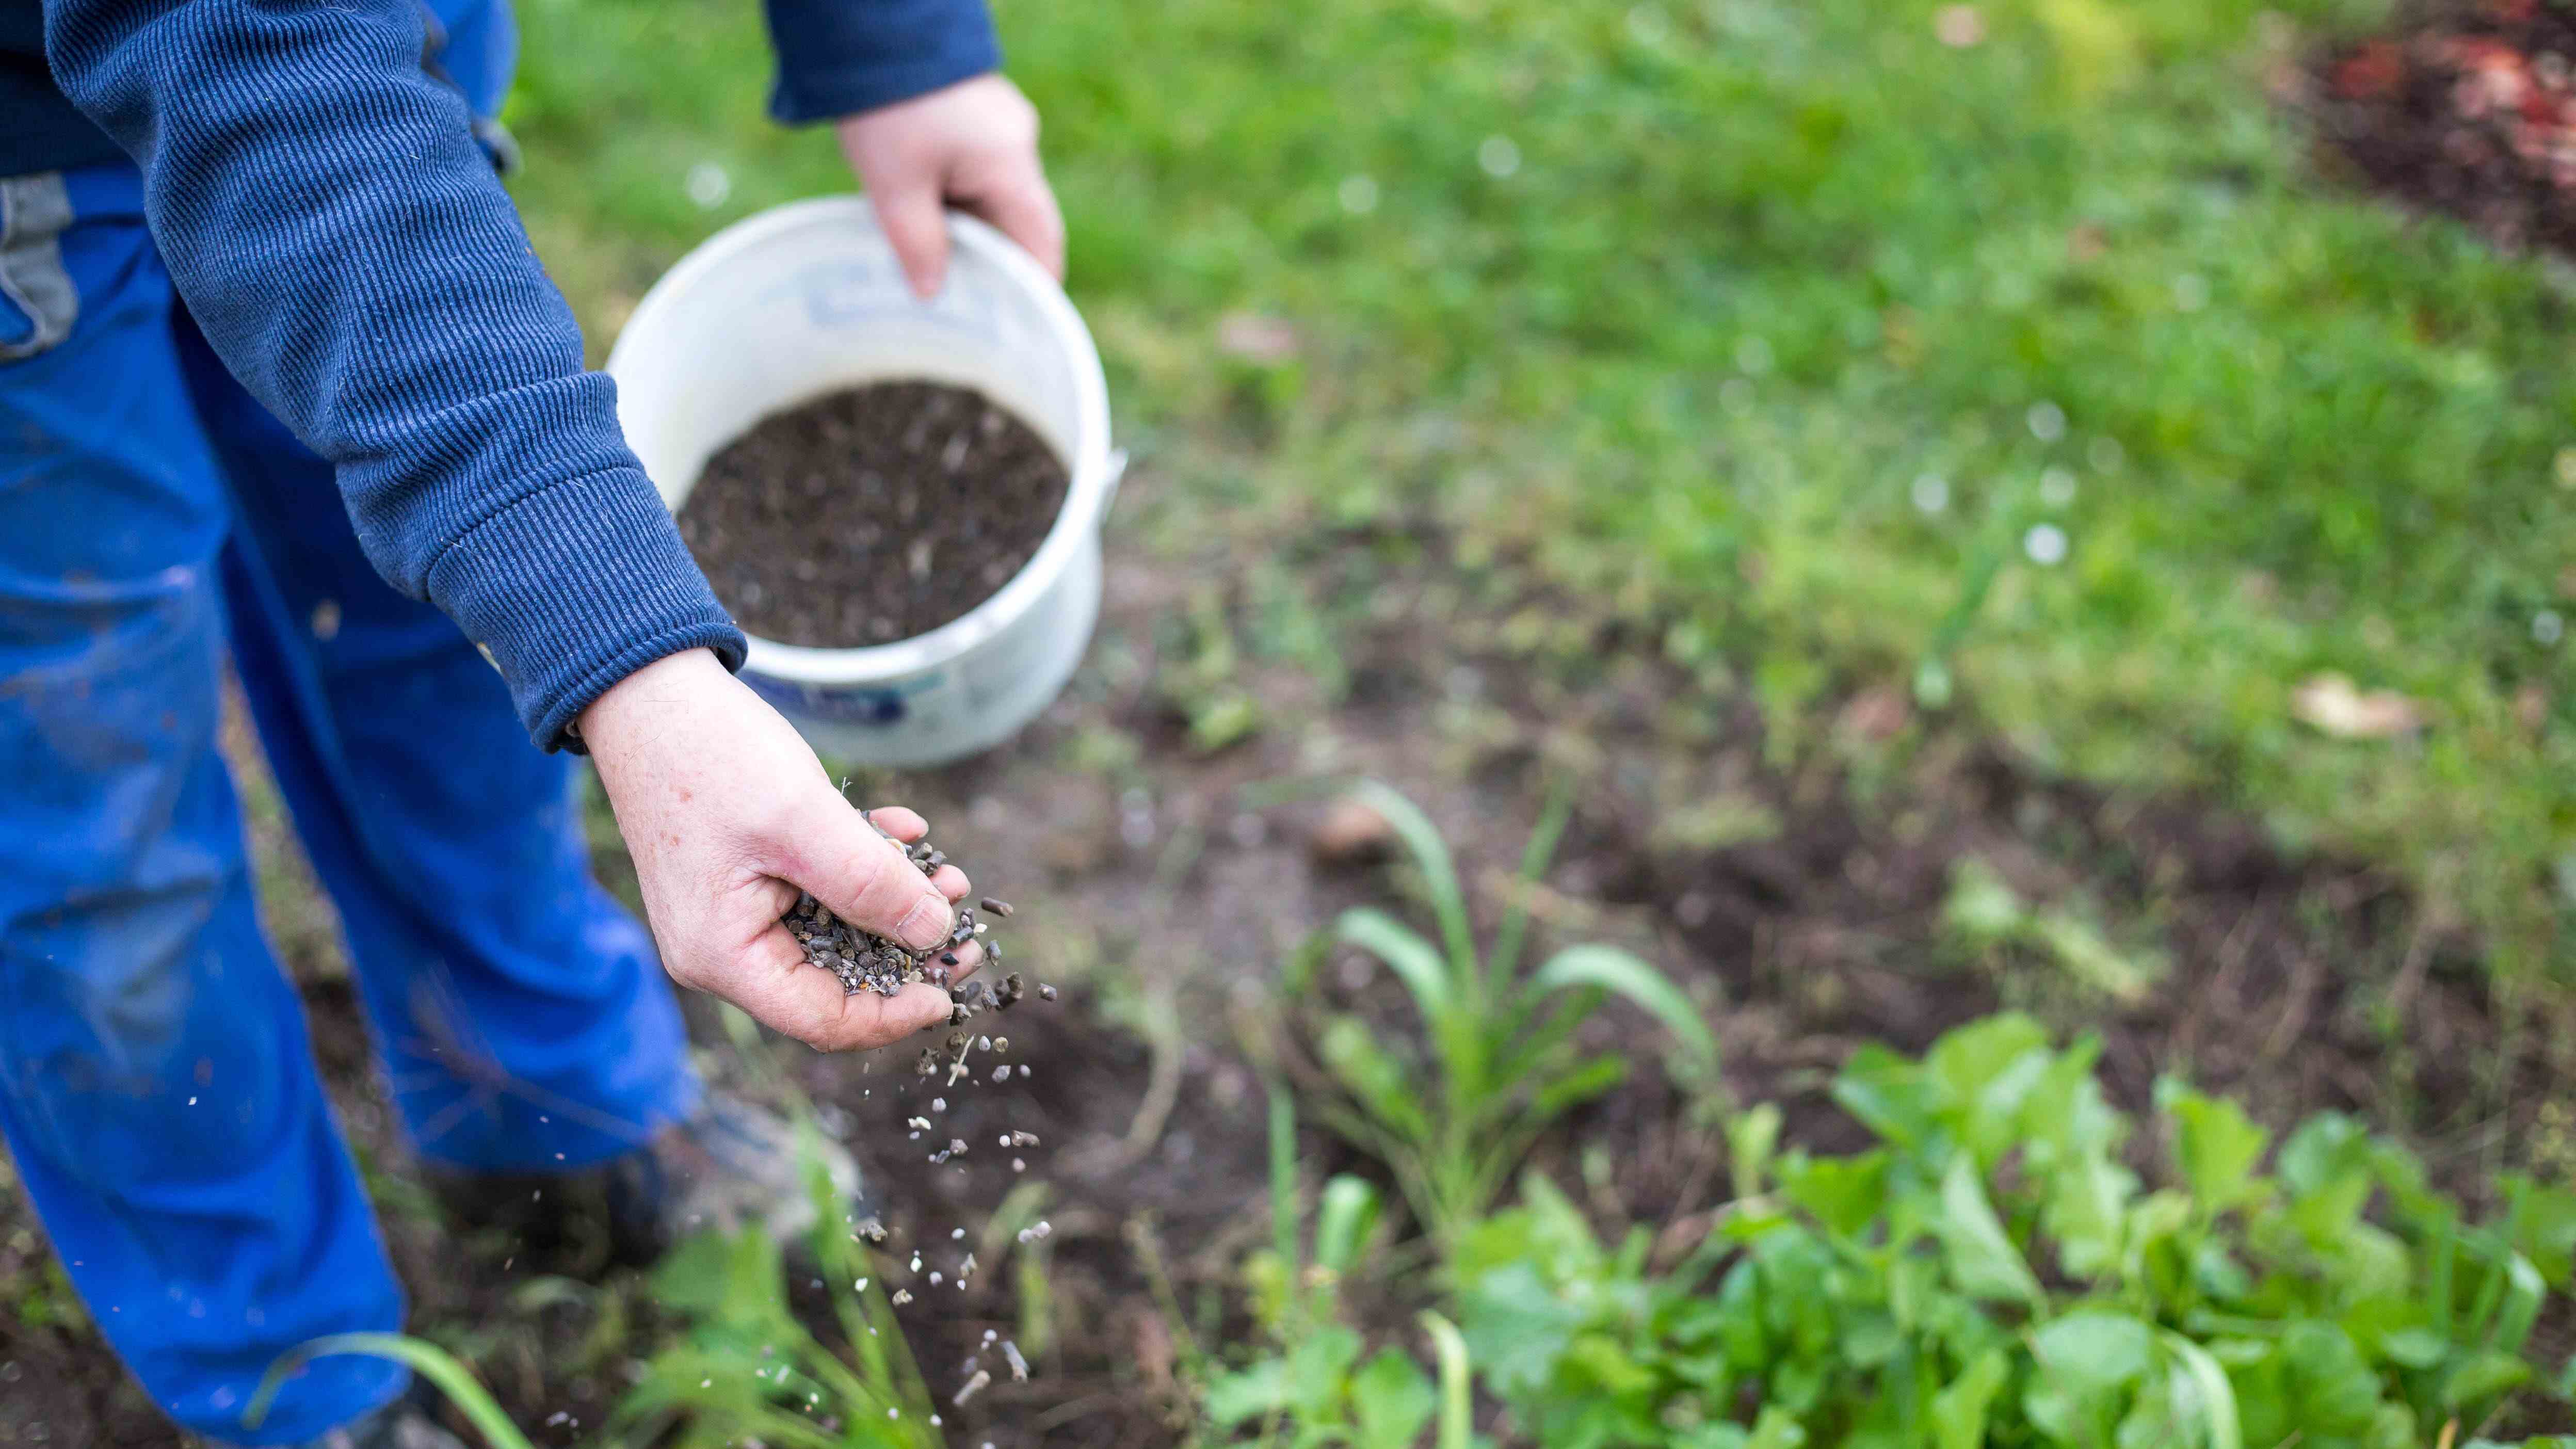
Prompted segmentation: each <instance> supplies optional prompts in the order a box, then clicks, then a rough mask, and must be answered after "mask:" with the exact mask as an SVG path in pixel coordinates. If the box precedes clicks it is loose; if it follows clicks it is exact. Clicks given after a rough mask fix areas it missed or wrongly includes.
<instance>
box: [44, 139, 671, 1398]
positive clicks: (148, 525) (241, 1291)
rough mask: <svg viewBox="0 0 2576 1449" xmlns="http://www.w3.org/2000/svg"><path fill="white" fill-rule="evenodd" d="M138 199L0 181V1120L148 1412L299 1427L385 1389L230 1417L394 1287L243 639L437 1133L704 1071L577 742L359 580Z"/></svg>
mask: <svg viewBox="0 0 2576 1449" xmlns="http://www.w3.org/2000/svg"><path fill="white" fill-rule="evenodd" d="M140 201H141V186H140V178H139V177H138V176H137V175H136V173H135V172H134V171H133V170H131V169H130V168H126V167H122V166H106V167H94V168H88V169H84V170H79V171H73V172H68V173H60V174H51V175H46V176H39V177H17V178H10V179H8V180H6V181H0V212H5V213H6V216H5V221H6V228H5V236H0V281H5V282H6V284H7V285H6V287H5V288H0V290H5V291H6V292H7V294H8V295H7V296H6V298H5V299H0V357H6V358H7V359H8V360H5V361H0V1133H5V1135H6V1138H7V1143H8V1147H9V1150H10V1152H11V1153H12V1155H13V1156H14V1159H15V1161H16V1164H17V1169H18V1173H19V1176H20V1178H21V1179H22V1180H23V1181H24V1183H25V1187H26V1191H27V1193H28V1194H29V1196H30V1197H31V1198H32V1199H33V1201H34V1204H35V1206H36V1209H37V1212H38V1214H39V1215H40V1216H41V1217H42V1219H43V1221H44V1224H45V1228H46V1231H47V1233H48V1234H49V1235H50V1236H51V1238H52V1240H53V1244H54V1247H55V1250H56V1251H57V1252H58V1253H59V1254H60V1255H61V1257H62V1260H63V1262H64V1264H65V1266H66V1267H67V1268H68V1270H69V1272H70V1276H71V1279H72V1282H73V1283H74V1285H75V1286H77V1287H78V1289H79V1290H80V1294H81V1296H82V1298H83V1300H84V1301H85V1302H86V1303H87V1304H88V1306H89V1308H90V1311H91V1313H92V1314H93V1315H94V1316H95V1318H96V1320H97V1322H98V1324H99V1326H100V1328H101V1330H102V1331H103V1332H104V1333H105V1335H106V1337H107V1339H108V1341H109V1342H110V1343H112V1344H113V1345H114V1346H115V1348H116V1350H117V1352H118V1353H120V1354H121V1355H123V1357H124V1360H125V1362H126V1364H127V1365H128V1366H129V1367H130V1368H131V1369H132V1370H133V1372H134V1373H135V1375H136V1376H137V1378H139V1379H140V1380H141V1382H142V1384H143V1386H144V1387H145V1388H146V1389H147V1390H148V1391H149V1392H150V1393H151V1395H152V1396H153V1398H154V1399H155V1401H156V1402H158V1403H159V1404H160V1405H161V1406H162V1407H163V1408H165V1409H166V1410H167V1411H168V1412H169V1413H170V1415H171V1416H172V1417H173V1418H174V1419H176V1420H178V1421H179V1422H180V1423H181V1424H183V1425H185V1426H187V1427H188V1428H191V1429H193V1430H196V1431H198V1432H200V1433H203V1434H205V1435H207V1436H209V1437H212V1438H216V1439H220V1440H226V1441H231V1442H237V1443H243V1444H254V1445H268V1444H292V1443H297V1442H300V1441H303V1440H306V1439H310V1438H314V1437H318V1436H320V1435H322V1434H324V1433H325V1432H327V1431H328V1430H329V1429H331V1428H333V1427H334V1426H336V1425H339V1424H341V1423H344V1422H347V1421H348V1420H350V1419H352V1418H355V1417H358V1416H360V1415H363V1414H364V1413H366V1412H367V1411H368V1410H370V1409H372V1408H374V1407H376V1406H378V1405H380V1404H382V1403H384V1402H386V1401H387V1400H389V1399H391V1398H392V1397H393V1396H394V1395H396V1394H397V1393H399V1392H400V1391H401V1389H402V1388H403V1386H404V1383H405V1378H404V1375H403V1373H402V1371H400V1370H398V1369H397V1368H395V1367H394V1366H392V1365H390V1364H386V1363H382V1362H379V1361H375V1360H372V1359H366V1358H357V1357H335V1358H328V1359H323V1360H319V1361H316V1362H315V1363H314V1364H313V1365H312V1366H311V1367H310V1368H308V1369H307V1370H306V1371H304V1372H303V1373H302V1374H301V1375H300V1376H299V1377H297V1378H296V1379H294V1380H293V1381H292V1382H291V1383H290V1384H289V1386H288V1387H287V1389H286V1390H285V1392H284V1393H283V1394H282V1395H281V1396H280V1398H279V1399H278V1401H277V1404H276V1406H275V1408H274V1410H273V1411H272V1412H271V1414H270V1415H269V1417H268V1419H267V1420H266V1421H265V1422H264V1423H263V1424H262V1425H261V1426H260V1427H259V1428H258V1429H257V1430H256V1431H250V1430H246V1429H245V1428H244V1427H243V1425H242V1424H241V1422H240V1420H241V1412H242V1410H243V1408H244V1407H245V1406H246V1405H247V1404H248V1402H249V1400H250V1398H251V1396H252V1393H253V1391H254V1390H255V1388H256V1387H257V1385H258V1384H259V1382H260V1379H261V1377H262V1375H263V1374H264V1373H265V1372H266V1371H267V1369H268V1368H269V1366H270V1364H271V1363H272V1362H273V1361H274V1360H275V1359H276V1358H277V1357H278V1356H279V1355H280V1354H282V1353H285V1352H286V1351H288V1350H289V1349H292V1348H293V1347H295V1346H296V1345H297V1344H300V1343H303V1342H304V1341H306V1340H308V1339H311V1338H314V1337H316V1336H318V1335H321V1334H326V1333H336V1332H345V1331H351V1330H391V1329H396V1328H398V1327H399V1326H400V1325H401V1322H402V1316H403V1301H402V1294H401V1291H400V1289H399V1288H398V1287H397V1285H396V1283H395V1281H394V1277H393V1274H392V1272H391V1270H390V1269H389V1267H388V1266H387V1263H386V1259H385V1252H384V1247H383V1243H382V1240H381V1238H380V1236H379V1234H378V1232H377V1229H376V1225H375V1221H374V1218H373V1216H372V1214H371V1212H370V1210H369V1208H368V1204H367V1201H366V1198H365V1197H364V1195H363V1194H362V1192H361V1190H360V1186H359V1181H358V1176H357V1173H356V1172H355V1170H354V1168H353V1166H352V1162H351V1159H350V1154H349V1148H348V1145H347V1143H346V1142H345V1141H344V1140H343V1139H342V1137H341V1134H340V1131H339V1129H338V1127H337V1125H336V1124H335V1123H334V1121H333V1119H332V1116H331V1112H330V1109H329V1107H328V1105H327V1104H326V1102H325V1101H324V1098H323V1093H322V1089H321V1086H320V1083H319V1082H318V1081H317V1079H316V1077H315V1072H314V1063H313V1058H312V1053H311V1048H310V1046H309V1044H308V1042H307V1040H306V1036H305V1026H304V1020H303V1016H302V1014H301V1011H300V1009H299V1002H298V998H297V994H296V991H295V989H294V987H293V986H292V985H291V984H290V983H289V982H288V981H287V980H286V978H285V977H284V975H283V974H282V973H281V972H280V970H279V967H278V963H277V961H276V959H275V958H274V956H273V955H272V954H271V951H270V948H269V946H268V944H267V942H266V941H265V940H264V939H263V938H262V936H261V933H260V926H259V921H258V918H257V915H256V912H255V909H254V898H253V877H252V868H251V863H250V862H249V860H248V859H247V858H246V855H245V846H244V841H243V829H242V820H241V815H240V810H239V805H238V801H237V799H236V796H235V792H234V787H233V784H232V781H231V779H230V778H229V776H228V774H227V772H226V769H225V765H224V761H223V759H222V757H221V756H220V755H219V754H218V753H217V750H216V734H217V728H218V724H219V720H220V716H221V702H222V695H223V681H224V673H225V663H226V659H227V657H229V659H230V661H231V664H232V667H233V669H234V671H235V672H236V673H237V674H238V676H239V679H240V682H241V686H242V692H243V694H244V695H245V696H246V697H247V700H248V703H249V707H250V709H249V712H250V715H251V717H252V718H253V720H254V721H255V722H256V723H257V726H258V730H259V737H260V740H261V743H262V744H263V746H264V747H265V749H266V752H267V755H268V759H269V761H270V764H271V765H272V767H273V768H274V770H275V773H276V776H277V779H278V783H279V785H280V787H281V790H282V792H283V794H284V796H285V799H286V803H287V805H288V808H289V810H290V811H291V813H292V816H293V819H294V823H295V827H296V830H297V832H298V833H299V835H300V836H301V837H302V839H303V841H304V844H305V847H306V850H307V851H308V853H309V854H310V855H311V857H312V859H313V863H314V866H315V869H316V871H317V872H318V874H319V875H320V877H321V879H322V883H323V885H324V886H325V887H326V888H327V889H328V891H329V893H330V896H331V899H332V901H333V903H334V904H335V905H336V906H337V908H338V912H339V916H340V920H341V923H342V925H343V927H344V928H345V933H346V937H347V940H348V944H349V950H350V956H351V960H352V965H353V969H354V972H355V975H356V978H357V984H358V987H359V995H360V998H361V999H362V1001H363V1002H364V1004H365V1008H366V1013H367V1018H368V1021H369V1024H370V1026H371V1028H372V1032H373V1037H374V1041H375V1044H376V1046H377V1048H378V1051H379V1053H380V1055H381V1058H382V1060H383V1064H384V1068H385V1071H386V1074H387V1084H388V1086H389V1088H390V1090H391V1094H392V1098H393V1101H394V1102H395V1104H396V1105H397V1107H398V1108H399V1111H400V1115H401V1118H402V1120H403V1122H404V1123H405V1124H406V1126H407V1128H408V1129H409V1133H410V1136H411V1138H412V1141H413V1143H414V1144H415V1146H416V1147H417V1149H418V1151H419V1153H420V1154H421V1156H423V1157H424V1158H427V1159H430V1160H432V1161H434V1162H437V1163H441V1164H447V1165H452V1166H455V1167H459V1168H464V1169H469V1170H494V1171H511V1172H520V1171H531V1170H533V1171H552V1170H571V1169H577V1168H581V1167H585V1166H589V1165H593V1164H596V1163H598V1162H601V1161H603V1160H606V1159H608V1158H610V1157H613V1156H616V1155H618V1154H622V1153H625V1152H628V1151H630V1150H632V1149H634V1148H635V1147H636V1146H638V1145H639V1144H640V1143H641V1142H642V1141H643V1140H644V1139H645V1138H646V1137H647V1136H648V1135H649V1134H650V1133H651V1132H653V1131H654V1130H656V1129H657V1128H658V1127H659V1126H660V1125H662V1124H664V1123H667V1122H670V1121H672V1120H675V1119H678V1118H680V1117H682V1116H684V1115H686V1114H687V1113H688V1112H689V1111H690V1110H691V1109H692V1107H693V1106H694V1104H695V1101H696V1096H697V1092H698V1087H697V1084H696V1082H695V1080H694V1079H693V1078H692V1076H691V1075H690V1072H689V1069H688V1064H687V1057H686V1054H685V1041H684V1037H683V1033H682V1028H681V1023H680V1019H679V1014H678V1011H677V1008H676V1003H675V1002H674V1001H673V999H672V996H671V993H670V991H669V988H668V986H667V984H666V983H665V980H664V978H663V976H662V973H661V971H660V970H659V968H658V967H657V966H656V964H655V962H654V958H653V954H652V946H651V941H650V939H649V938H648V937H647V935H646V934H645V932H644V930H643V929H642V927H641V926H640V925H639V924H638V923H637V922H636V921H635V920H634V918H633V917H631V916H630V915H628V914H627V913H626V912H625V911H623V910H622V909H620V908H619V907H618V906H617V905H616V903H615V902H614V901H613V900H611V899H610V898H609V897H608V896H607V895H606V894H604V893H603V892H602V891H601V890H600V889H599V888H598V887H597V886H596V885H595V884H593V883H592V880H591V878H590V874H589V868H588V858H587V852H586V848H585V844H584V838H583V832H582V827H581V819H580V810H579V804H578V797H577V792H576V784H577V782H576V778H575V775H574V766H573V765H572V763H571V762H570V761H568V760H566V759H564V758H562V757H559V756H549V755H546V754H544V753H542V752H540V751H539V750H537V749H536V748H535V747H534V746H532V745H531V744H530V743H529V742H528V739H527V736H526V735H525V733H524V732H523V731H522V729H521V727H520V725H519V722H518V720H517V719H516V717H515V716H514V714H513V712H512V710H511V706H510V701H509V698H508V696H507V694H506V692H505V690H504V688H503V685H502V681H501V679H500V677H499V676H498V675H497V674H496V673H495V672H494V671H493V669H492V668H491V666H490V665H489V664H487V663H486V662H485V661H484V660H483V658H482V657H481V655H480V653H479V652H478V651H477V650H476V649H475V648H474V646H473V645H472V644H470V643H469V642H467V640H466V639H465V638H464V637H463V635H461V634H460V633H459V632H458V631H457V629H456V627H455V626H454V625H453V624H451V623H449V622H448V620H447V619H446V618H445V617H444V616H443V615H441V614H439V613H438V612H437V611H436V610H434V609H432V608H431V607H429V606H428V605H426V604H422V603H419V602H416V601H413V600H411V599H408V598H405V597H403V596H401V595H399V594H397V593H395V592H394V591H393V590H392V589H391V588H390V587H388V586H387V585H386V584H385V583H384V582H383V581H382V580H381V579H380V578H379V577H378V576H377V575H376V573H375V571H374V570H373V569H372V568H371V567H370V566H369V565H368V563H367V561H366V559H365V558H364V557H363V556H362V555H361V553H360V551H359V548H358V544H357V540H356V538H355V536H354V534H353V533H352V531H351V528H350V524H349V520H348V517H347V514H346V512H345V511H344V510H343V508H342V505H341V502H340V498H339V494H338V493H337V491H336V490H335V488H334V487H333V483H332V477H331V470H330V468H329V467H328V466H327V465H326V464H325V463H323V462H322V460H320V459H319V458H317V457H315V456H314V455H313V454H312V453H310V452H308V451H307V450H306V449H305V448H303V447H302V446H301V445H300V444H298V443H297V442H296V440H295V439H294V438H293V437H292V436H290V435H289V434H288V433H287V432H286V430H285V429H284V428H283V427H282V426H281V425H279V424H278V423H277V422H276V420H275V419H273V418H272V417H270V416H269V415H268V414H267V413H266V412H265V411H264V410H263V409H262V408H261V407H260V406H259V405H258V404H257V403H256V402H255V401H254V400H253V399H252V398H250V397H249V396H248V395H247V394H246V393H244V392H243V391H242V389H241V388H240V387H239V386H238V385H237V384H236V383H235V382H234V380H233V379H232V377H231V376H230V375H229V374H228V373H226V372H225V370H224V368H223V366H222V365H221V364H220V363H219V362H218V361H217V360H216V359H215V357H214V356H213V355H212V354H211V353H210V352H209V351H208V349H207V347H206V345H205V343H204V342H203V341H202V340H201V339H200V338H199V336H198V334H197V331H196V329H195V327H194V326H193V325H192V324H191V323H190V321H189V318H188V316H187V313H186V310H185V308H184V307H183V306H182V305H181V304H180V303H179V302H178V301H177V300H176V298H175V297H174V295H173V292H172V289H171V284H170V279H169V276H168V274H167V273H166V272H165V271H164V270H163V267H162V263H161V259H160V257H159V256H158V255H157V253H156V252H155V251H154V248H153V245H152V242H151V239H150V237H149V235H148V234H147V233H146V231H145V228H144V222H143V217H142V212H141V205H140ZM296 284H297V283H296V279H295V278H292V277H280V278H278V285H279V286H281V287H291V286H294V285H296Z"/></svg>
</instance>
